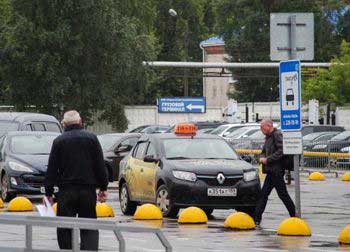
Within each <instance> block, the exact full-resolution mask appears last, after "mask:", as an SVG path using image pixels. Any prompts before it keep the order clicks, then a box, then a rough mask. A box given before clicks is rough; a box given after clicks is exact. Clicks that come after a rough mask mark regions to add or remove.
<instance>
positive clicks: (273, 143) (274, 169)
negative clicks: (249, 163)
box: [254, 119, 295, 225]
mask: <svg viewBox="0 0 350 252" xmlns="http://www.w3.org/2000/svg"><path fill="white" fill-rule="evenodd" d="M260 128H261V131H262V132H263V133H264V135H265V136H266V139H265V144H264V147H263V150H262V156H263V157H262V158H260V160H259V162H260V163H261V164H262V165H263V166H265V167H264V170H265V171H266V178H265V181H264V185H263V188H262V190H261V196H260V198H259V202H258V205H257V207H256V209H255V214H254V220H255V223H256V224H257V225H259V224H260V222H261V218H262V214H263V213H264V211H265V207H266V204H267V200H268V197H269V195H270V193H271V191H272V189H273V188H276V191H277V194H278V197H279V198H280V199H281V200H282V202H283V203H284V205H285V206H286V208H287V209H288V212H289V215H290V216H291V217H295V206H294V203H293V201H292V199H291V198H290V196H289V194H288V191H287V187H286V184H285V182H284V167H282V157H283V136H282V133H281V131H280V130H277V129H275V128H274V127H273V122H272V121H271V120H266V119H265V120H263V121H262V122H261V124H260Z"/></svg>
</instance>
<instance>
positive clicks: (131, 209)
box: [119, 183, 137, 215]
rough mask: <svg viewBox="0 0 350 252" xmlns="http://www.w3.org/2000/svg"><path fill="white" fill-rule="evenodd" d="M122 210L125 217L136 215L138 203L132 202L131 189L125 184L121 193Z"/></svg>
mask: <svg viewBox="0 0 350 252" xmlns="http://www.w3.org/2000/svg"><path fill="white" fill-rule="evenodd" d="M119 203H120V209H121V211H122V212H123V214H125V215H134V213H135V211H136V208H137V203H136V202H134V201H131V200H130V194H129V189H128V186H127V184H126V183H123V184H122V186H121V189H120V191H119Z"/></svg>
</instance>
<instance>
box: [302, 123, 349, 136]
mask: <svg viewBox="0 0 350 252" xmlns="http://www.w3.org/2000/svg"><path fill="white" fill-rule="evenodd" d="M344 130H345V129H344V127H341V126H332V125H303V128H302V135H303V136H306V135H308V134H311V133H314V132H325V131H336V132H343V131H344Z"/></svg>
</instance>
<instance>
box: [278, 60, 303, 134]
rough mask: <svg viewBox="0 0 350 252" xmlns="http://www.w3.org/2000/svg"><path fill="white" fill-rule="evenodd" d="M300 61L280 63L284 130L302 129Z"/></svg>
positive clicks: (282, 125) (281, 109) (281, 106)
mask: <svg viewBox="0 0 350 252" xmlns="http://www.w3.org/2000/svg"><path fill="white" fill-rule="evenodd" d="M300 79H301V75H300V61H299V60H289V61H281V63H280V111H281V129H282V131H298V130H301V126H302V125H301V93H300V91H301V88H300V86H301V85H300V81H301V80H300Z"/></svg>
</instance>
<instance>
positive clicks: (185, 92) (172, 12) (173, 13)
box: [169, 9, 188, 97]
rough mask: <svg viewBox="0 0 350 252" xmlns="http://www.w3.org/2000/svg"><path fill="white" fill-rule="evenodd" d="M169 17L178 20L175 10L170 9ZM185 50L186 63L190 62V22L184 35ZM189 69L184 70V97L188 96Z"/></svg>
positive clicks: (186, 25)
mask: <svg viewBox="0 0 350 252" xmlns="http://www.w3.org/2000/svg"><path fill="white" fill-rule="evenodd" d="M169 15H170V16H172V17H174V18H177V17H178V15H177V12H176V11H175V10H174V9H169ZM184 49H185V62H187V61H188V20H186V24H185V35H184ZM187 71H188V69H187V68H186V67H185V68H184V96H185V97H187V96H188V72H187Z"/></svg>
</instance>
